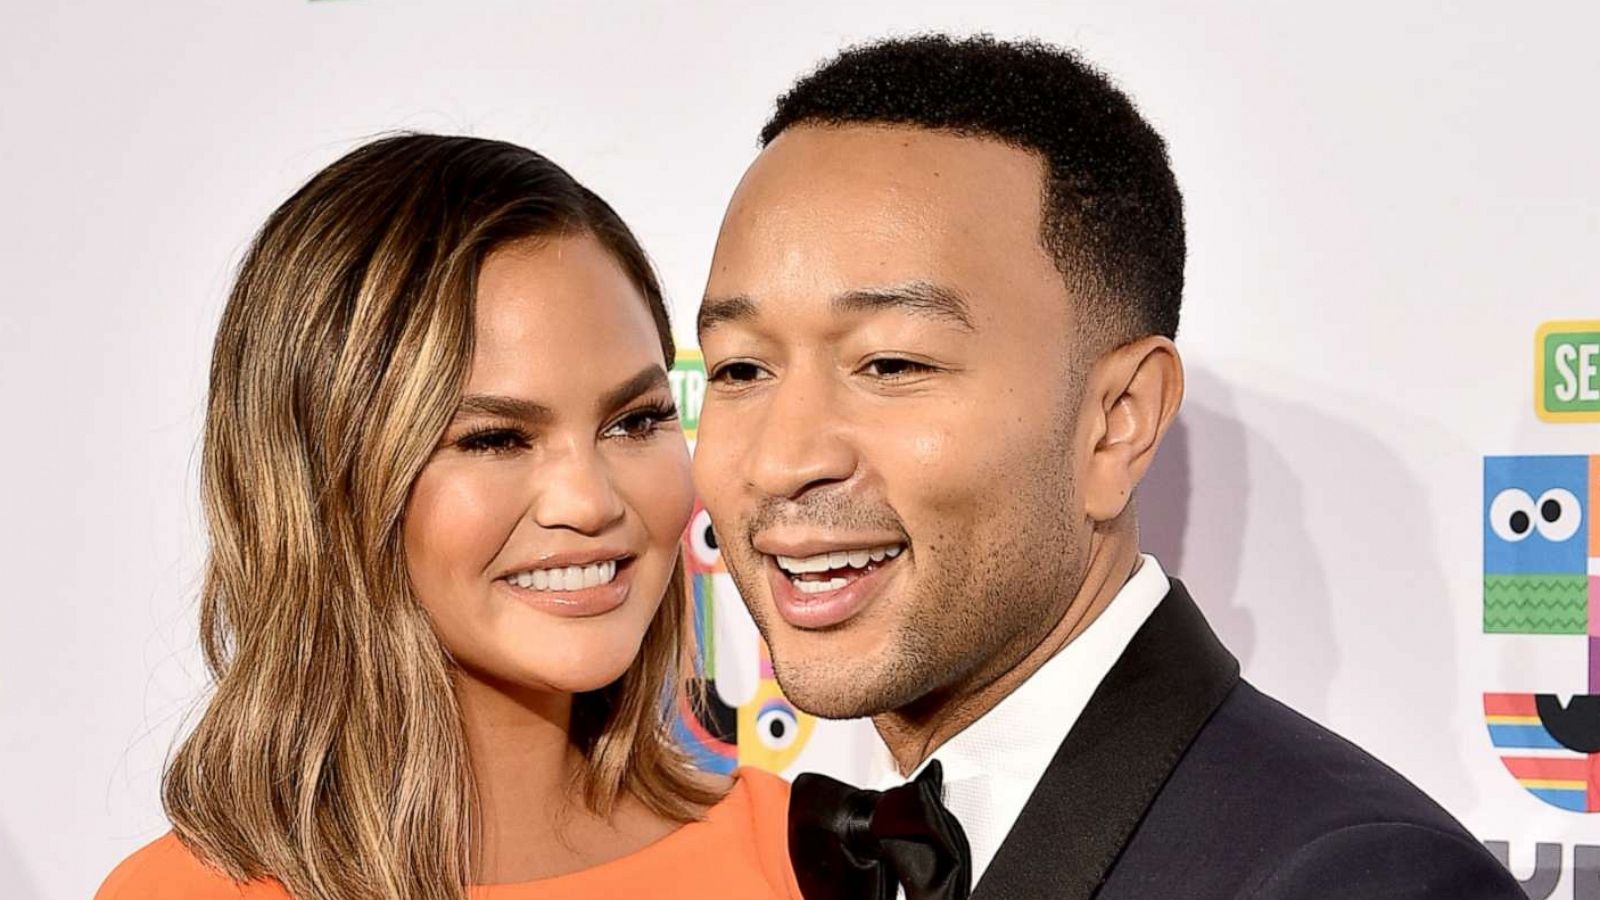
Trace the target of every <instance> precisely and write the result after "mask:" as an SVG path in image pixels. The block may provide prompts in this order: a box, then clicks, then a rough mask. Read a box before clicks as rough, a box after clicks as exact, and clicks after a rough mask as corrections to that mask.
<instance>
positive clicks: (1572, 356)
mask: <svg viewBox="0 0 1600 900" xmlns="http://www.w3.org/2000/svg"><path fill="white" fill-rule="evenodd" d="M1533 353H1534V367H1535V377H1534V386H1533V389H1534V399H1533V403H1534V409H1535V410H1536V411H1537V412H1538V413H1539V418H1541V419H1543V420H1545V421H1546V422H1600V320H1594V321H1583V322H1546V323H1545V324H1544V325H1542V326H1540V327H1539V331H1538V334H1537V336H1536V337H1535V338H1534V349H1533Z"/></svg>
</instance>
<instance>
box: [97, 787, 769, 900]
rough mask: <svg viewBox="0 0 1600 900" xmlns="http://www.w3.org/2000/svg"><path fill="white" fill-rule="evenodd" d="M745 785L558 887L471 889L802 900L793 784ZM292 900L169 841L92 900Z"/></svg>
mask: <svg viewBox="0 0 1600 900" xmlns="http://www.w3.org/2000/svg"><path fill="white" fill-rule="evenodd" d="M736 774H737V776H738V780H737V781H735V782H734V785H733V788H732V789H731V790H729V791H728V794H727V796H725V797H723V798H722V800H721V801H719V802H718V803H717V804H716V805H715V806H713V807H711V808H710V809H708V810H706V817H705V818H704V819H703V820H701V821H699V822H690V823H689V824H687V825H684V826H682V827H680V828H679V829H678V830H677V831H674V832H672V833H671V834H669V835H667V836H666V837H664V838H662V839H660V840H658V841H656V842H655V843H653V844H650V845H648V846H646V847H644V848H642V849H640V850H638V851H636V852H634V853H631V854H629V855H627V856H624V857H620V858H618V859H614V860H612V861H610V862H607V863H602V864H600V865H598V866H594V867H593V868H589V869H584V870H582V871H579V872H573V873H570V874H567V875H559V876H556V877H554V878H542V879H540V880H538V881H524V882H520V883H517V884H488V885H474V886H472V887H471V888H469V889H468V895H469V896H470V897H471V900H595V898H611V897H619V898H630V897H650V898H653V900H703V898H715V900H746V898H749V900H799V897H800V889H799V887H798V886H796V885H795V882H794V874H793V873H792V871H791V870H790V868H789V853H788V837H787V831H788V826H787V824H786V823H787V814H788V808H789V784H788V782H786V781H784V780H783V779H781V778H779V777H778V776H776V775H772V774H770V773H767V772H764V771H761V770H759V769H752V768H741V769H739V770H738V772H737V773H736ZM214 898H215V900H221V898H229V900H290V898H289V895H288V893H286V892H285V891H284V889H283V887H282V886H281V885H279V884H278V883H277V882H276V881H252V882H250V883H248V884H238V883H235V882H233V881H230V880H229V879H228V877H227V876H226V875H223V874H222V873H220V872H218V871H216V870H215V869H212V868H209V867H208V866H206V865H205V864H204V863H202V862H201V861H200V860H199V859H198V858H196V857H195V856H194V854H192V853H190V852H189V850H188V848H186V847H184V846H183V844H182V843H180V842H179V841H178V838H177V837H176V836H175V835H173V834H171V833H169V834H167V835H166V836H165V837H162V838H160V839H159V840H157V841H156V842H155V843H152V844H150V845H148V846H146V847H144V848H143V849H141V850H139V851H138V852H136V853H134V854H133V855H132V856H130V857H128V858H127V859H125V860H123V862H122V864H121V865H119V866H117V868H116V869H115V870H114V871H112V873H111V875H110V876H109V877H108V878H106V881H105V884H103V885H101V886H100V890H99V892H98V893H96V894H95V900H214Z"/></svg>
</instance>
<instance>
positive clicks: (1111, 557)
mask: <svg viewBox="0 0 1600 900" xmlns="http://www.w3.org/2000/svg"><path fill="white" fill-rule="evenodd" d="M1128 537H1129V536H1128V535H1115V536H1107V537H1105V538H1104V539H1102V538H1100V537H1099V536H1097V537H1096V538H1095V540H1096V542H1097V544H1098V546H1095V547H1093V548H1092V549H1091V552H1090V560H1089V565H1088V568H1087V570H1086V571H1085V572H1084V577H1083V582H1082V584H1081V585H1080V586H1079V588H1078V591H1077V594H1076V595H1075V596H1074V597H1073V600H1072V602H1071V603H1070V604H1068V605H1067V608H1066V611H1065V612H1064V613H1063V614H1062V616H1061V618H1060V619H1059V620H1058V621H1057V622H1056V623H1055V625H1054V626H1052V627H1051V628H1050V630H1049V631H1048V632H1046V633H1045V635H1044V636H1043V638H1041V639H1040V640H1039V641H1037V642H1036V643H1035V644H1034V645H1033V646H1032V647H1031V648H1030V649H1028V650H1027V651H1026V652H1025V653H1024V654H1023V655H1022V656H1021V657H1020V658H1019V659H1017V661H1016V662H1014V663H1012V664H1011V665H1010V666H1008V667H1007V666H1001V667H997V668H998V669H999V671H997V672H996V671H993V670H991V671H990V672H989V673H988V674H987V677H984V676H980V677H979V678H976V679H973V680H972V681H971V682H969V683H968V684H967V685H965V686H962V687H961V688H958V689H957V690H955V691H952V692H951V693H949V694H948V695H946V696H944V697H940V698H936V699H934V702H933V703H932V704H931V705H929V706H928V707H927V708H924V707H923V704H920V703H919V704H918V705H917V707H915V708H912V709H903V710H893V711H890V712H887V713H883V714H881V715H877V716H873V718H872V723H873V725H874V726H876V727H877V729H878V734H879V736H881V737H882V738H883V742H884V744H885V745H886V746H887V747H888V748H889V752H890V754H891V755H892V756H893V757H894V761H895V767H896V768H897V769H899V770H900V774H901V775H903V776H905V775H910V774H911V773H912V772H913V771H915V770H916V768H917V766H919V765H921V764H922V762H923V761H924V760H926V759H927V758H928V757H929V756H932V755H933V752H934V751H935V750H937V749H938V748H939V747H940V746H941V745H942V744H944V742H945V741H948V740H949V739H951V738H952V737H955V736H956V735H958V734H960V733H961V732H962V731H963V730H965V729H966V727H967V726H968V725H971V724H972V723H973V722H976V721H977V720H978V719H980V718H982V717H983V716H984V714H986V713H987V712H989V710H991V709H994V707H995V706H996V705H997V704H999V703H1000V701H1002V700H1004V699H1005V698H1006V697H1008V696H1010V694H1011V692H1012V691H1015V690H1016V689H1017V687H1018V686H1020V685H1021V684H1022V683H1023V682H1025V681H1027V680H1028V678H1029V676H1031V675H1033V673H1034V672H1037V671H1038V670H1039V668H1040V667H1041V666H1043V665H1044V664H1045V663H1046V662H1048V661H1049V660H1050V659H1051V657H1053V656H1055V655H1056V654H1057V653H1059V652H1061V649H1062V648H1063V647H1065V646H1067V645H1068V644H1070V643H1072V642H1073V641H1074V640H1076V639H1077V637H1078V635H1080V634H1083V632H1084V631H1086V630H1088V628H1089V626H1090V625H1093V624H1094V621H1095V619H1097V618H1099V616H1100V613H1101V612H1103V611H1104V610H1105V609H1106V607H1108V606H1110V605H1111V601H1112V600H1114V599H1115V598H1116V596H1117V593H1118V592H1119V591H1121V590H1122V587H1123V585H1125V584H1127V583H1128V579H1129V578H1131V577H1132V576H1133V573H1134V572H1135V571H1136V570H1137V569H1138V568H1139V549H1138V539H1137V537H1136V536H1134V537H1133V539H1132V540H1129V539H1128Z"/></svg>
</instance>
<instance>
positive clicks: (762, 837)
mask: <svg viewBox="0 0 1600 900" xmlns="http://www.w3.org/2000/svg"><path fill="white" fill-rule="evenodd" d="M737 774H738V778H739V780H738V781H737V782H736V783H735V784H734V787H733V790H732V791H730V792H729V795H728V797H727V798H726V799H724V801H723V803H724V804H734V803H736V804H738V805H739V806H742V807H743V809H742V813H743V819H744V822H743V823H742V824H744V827H746V828H748V829H749V833H750V837H751V839H752V843H753V844H754V845H755V852H756V860H757V863H758V864H759V865H760V866H761V870H762V872H763V873H764V874H765V876H766V880H767V883H768V884H770V885H772V887H773V888H774V890H776V891H778V892H779V893H780V894H785V893H786V894H787V895H788V896H789V897H793V898H796V900H798V898H799V897H800V886H799V884H797V883H796V882H795V878H794V869H793V868H792V867H791V866H790V863H789V782H787V781H784V780H783V779H782V778H780V777H778V776H777V775H774V774H772V773H771V772H768V771H765V770H763V769H756V768H753V767H750V766H745V767H741V768H740V769H739V770H738V773H737Z"/></svg>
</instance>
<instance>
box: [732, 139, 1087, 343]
mask: <svg viewBox="0 0 1600 900" xmlns="http://www.w3.org/2000/svg"><path fill="white" fill-rule="evenodd" d="M1042 196H1043V182H1042V169H1041V166H1040V164H1038V163H1037V161H1036V160H1035V159H1034V158H1033V157H1032V156H1031V155H1030V154H1028V153H1025V152H1023V151H1020V150H1016V149H1015V148H1012V147H1010V146H1007V145H1005V144H1002V143H1000V142H998V141H991V140H987V139H979V138H968V137H961V136H957V135H953V134H946V133H942V132H935V131H929V130H926V129H919V128H901V127H893V128H891V127H882V126H842V127H834V126H827V127H821V126H803V127H799V128H795V129H791V130H790V131H786V132H784V133H783V134H782V135H780V136H779V137H778V138H777V139H776V140H774V141H773V142H772V144H771V145H769V146H768V147H767V149H766V150H765V151H763V153H762V155H761V157H760V158H758V159H757V161H756V162H755V163H754V164H753V165H752V166H751V169H750V171H749V172H748V173H746V176H745V178H744V180H743V181H742V182H741V183H740V186H739V188H738V190H737V191H736V192H735V196H734V198H733V201H732V203H731V204H730V206H729V211H728V215H727V217H726V219H725V220H724V222H723V228H722V233H721V235H720V236H719V238H718V242H717V249H716V254H715V257H714V259H713V262H712V267H711V277H710V280H709V282H708V285H707V290H706V300H707V303H706V304H705V305H706V306H707V307H708V309H709V311H708V312H705V311H703V312H702V316H701V324H702V326H705V325H717V324H721V323H723V322H729V321H735V320H741V321H749V320H753V319H754V318H755V316H754V314H755V313H759V312H762V306H763V305H766V304H771V303H772V302H773V301H777V300H779V299H780V298H785V297H790V298H798V297H804V298H807V299H808V300H809V301H810V302H811V303H828V304H830V306H832V307H834V310H835V311H848V310H851V309H855V310H859V309H861V308H864V305H863V304H861V303H856V304H851V303H848V302H844V303H841V302H840V298H842V297H846V296H848V295H851V294H856V295H863V294H865V295H870V294H871V293H872V292H879V293H880V294H885V295H888V296H891V297H894V298H895V299H896V300H909V301H912V302H909V303H897V304H891V305H898V306H900V307H901V308H903V309H907V310H916V311H920V312H923V313H927V312H938V313H945V314H947V315H944V319H945V320H946V321H947V322H948V323H951V324H955V323H960V322H963V321H964V322H965V325H966V327H967V328H968V329H969V330H970V329H971V326H972V324H973V322H974V319H975V316H974V314H973V309H972V308H973V305H974V303H975V302H976V303H983V302H986V301H987V300H988V299H989V298H991V297H997V296H1006V295H1008V294H1011V293H1015V292H1016V291H1018V290H1027V291H1031V292H1034V293H1037V292H1038V290H1039V289H1040V288H1043V289H1045V290H1051V292H1052V293H1053V292H1054V290H1052V288H1054V287H1059V285H1060V276H1059V273H1058V272H1057V270H1056V269H1055V264H1054V261H1053V260H1052V259H1051V258H1050V257H1049V255H1048V254H1047V253H1046V251H1045V249H1044V247H1043V244H1042V243H1041V240H1040V227H1039V216H1040V208H1039V207H1040V202H1041V198H1042ZM1041 280H1042V281H1045V282H1048V283H1047V284H1043V285H1041V284H1040V282H1041ZM906 289H910V290H909V292H908V291H907V290H906ZM919 294H920V296H921V299H922V300H927V301H931V302H925V303H921V302H917V301H918V295H919ZM951 298H960V300H961V302H959V303H945V302H942V301H943V300H946V299H951ZM776 305H778V306H783V305H787V304H783V303H777V304H776ZM841 307H842V308H841Z"/></svg>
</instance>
